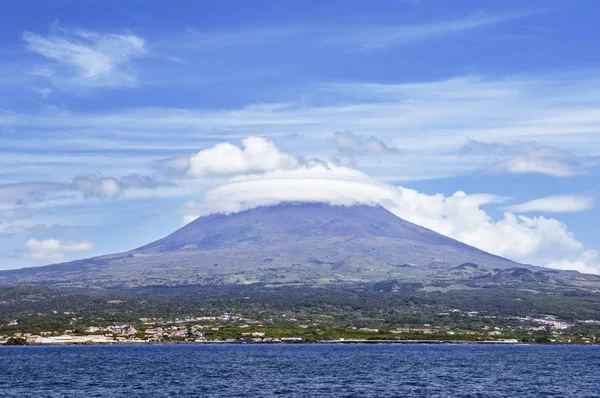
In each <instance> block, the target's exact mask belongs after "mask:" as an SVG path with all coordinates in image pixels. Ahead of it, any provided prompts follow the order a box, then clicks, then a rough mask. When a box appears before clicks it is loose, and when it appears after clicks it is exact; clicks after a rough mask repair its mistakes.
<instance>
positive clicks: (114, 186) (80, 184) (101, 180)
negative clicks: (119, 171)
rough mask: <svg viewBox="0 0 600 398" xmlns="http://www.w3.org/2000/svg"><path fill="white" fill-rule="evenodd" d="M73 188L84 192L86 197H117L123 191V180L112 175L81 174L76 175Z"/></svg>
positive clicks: (72, 184)
mask: <svg viewBox="0 0 600 398" xmlns="http://www.w3.org/2000/svg"><path fill="white" fill-rule="evenodd" d="M71 188H72V189H74V190H76V191H79V192H81V193H83V196H84V197H85V198H88V197H94V196H95V197H99V198H107V199H115V198H117V197H119V196H120V195H121V193H122V191H123V187H122V184H121V182H119V181H117V180H116V179H115V178H112V177H100V176H80V177H75V178H74V179H73V182H72V183H71Z"/></svg>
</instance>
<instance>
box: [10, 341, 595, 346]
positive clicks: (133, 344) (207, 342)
mask: <svg viewBox="0 0 600 398" xmlns="http://www.w3.org/2000/svg"><path fill="white" fill-rule="evenodd" d="M359 344H360V345H402V344H404V345H423V344H425V345H484V346H489V345H514V346H529V345H540V346H586V347H588V346H590V347H591V346H600V344H585V343H551V342H550V343H541V342H528V343H526V342H513V341H469V340H343V341H339V340H333V341H303V342H256V341H202V342H197V341H165V342H155V341H152V342H144V341H132V342H104V343H54V344H40V343H27V344H14V345H13V344H0V347H67V346H70V347H72V346H146V345H155V346H156V345H289V346H299V345H359Z"/></svg>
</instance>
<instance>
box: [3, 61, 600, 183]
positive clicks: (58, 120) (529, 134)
mask: <svg viewBox="0 0 600 398" xmlns="http://www.w3.org/2000/svg"><path fill="white" fill-rule="evenodd" d="M599 93H600V77H599V76H598V75H597V74H593V73H581V74H579V75H573V74H569V75H554V76H548V75H546V76H540V75H536V76H519V77H514V76H513V77H510V76H509V77H504V78H486V77H482V76H473V75H469V76H462V77H456V78H451V79H446V80H439V81H425V82H413V83H403V84H364V83H343V84H327V85H318V86H309V87H307V88H306V89H302V90H300V91H298V92H296V93H294V94H293V95H294V97H293V98H291V100H290V102H286V103H272V104H254V105H249V106H244V107H240V108H235V109H189V108H188V109H175V108H164V107H162V108H161V107H156V108H154V107H146V108H131V109H122V110H118V111H106V112H84V113H80V112H70V111H67V110H65V109H58V108H52V109H47V110H46V111H43V112H41V113H36V114H23V113H18V112H3V111H0V128H3V129H10V130H12V131H15V132H16V131H19V130H27V131H30V132H32V135H31V137H29V138H24V137H22V136H20V135H18V134H14V135H5V136H3V137H2V139H3V141H2V144H3V145H4V146H3V148H6V149H5V150H4V151H3V152H2V154H1V156H2V157H3V160H4V159H10V161H7V163H5V164H4V165H3V167H5V169H3V171H5V172H6V173H10V172H14V173H18V172H20V171H21V170H23V168H24V167H28V168H30V169H32V168H35V171H43V170H45V169H46V167H47V164H48V163H51V164H52V165H53V170H55V171H56V170H60V171H62V172H63V173H65V174H68V175H72V174H71V173H72V172H71V169H72V167H73V164H71V162H72V163H76V164H77V167H79V168H80V169H82V170H83V171H82V173H91V172H93V171H95V170H103V171H104V172H107V173H109V175H114V174H115V173H118V172H119V171H120V170H122V169H123V167H128V168H129V167H134V166H135V167H139V169H138V170H137V171H138V172H144V167H145V165H147V162H148V161H151V160H156V159H157V157H160V158H166V157H169V156H173V154H174V153H185V152H182V151H187V148H202V147H203V146H204V145H214V144H216V143H217V142H222V141H229V142H234V140H240V139H243V138H244V137H247V136H249V135H255V136H268V137H273V138H276V137H288V136H290V135H291V134H297V136H298V138H299V139H298V140H296V141H295V145H296V146H297V149H296V150H297V151H298V152H297V153H295V154H296V155H303V156H313V155H318V154H322V153H323V152H324V151H327V152H325V153H330V152H331V151H332V150H333V149H335V147H334V140H333V139H332V137H331V135H330V134H327V133H326V132H334V131H346V130H349V131H365V132H367V131H368V132H369V134H373V135H374V136H375V137H377V138H378V139H379V140H381V141H383V142H384V143H386V145H388V146H389V147H393V148H398V147H400V148H402V156H394V157H389V158H388V159H386V161H385V162H379V163H378V164H371V165H369V172H370V173H371V174H372V175H373V176H375V177H378V178H384V177H385V178H387V177H388V176H390V178H393V179H394V181H401V180H415V179H424V178H439V177H448V176H456V175H464V174H465V173H469V172H472V171H473V170H476V169H481V168H484V169H489V168H490V165H493V164H495V163H496V162H498V161H504V160H506V159H508V158H510V157H513V156H520V157H522V158H523V159H522V160H528V159H529V158H528V157H527V156H525V155H526V153H525V152H523V151H518V150H515V151H513V152H510V153H507V152H504V151H501V153H500V154H499V155H494V153H491V152H488V153H486V154H478V153H474V154H473V155H472V156H464V155H461V154H460V153H456V152H455V151H454V148H459V147H460V146H462V145H464V144H465V141H466V140H467V138H468V137H471V138H474V139H477V140H479V141H481V142H488V143H489V142H491V143H493V142H501V143H504V144H503V145H505V146H506V145H509V146H510V145H511V144H510V143H512V142H515V141H516V142H520V143H521V144H525V145H527V143H531V142H543V143H544V145H546V146H548V147H551V148H560V150H561V151H563V152H564V154H562V155H559V159H558V160H559V162H560V164H561V165H562V169H561V168H557V167H556V165H555V164H554V165H553V164H552V163H550V167H549V166H548V165H547V163H548V162H547V161H546V162H545V163H546V167H545V168H546V169H550V170H553V171H552V173H553V174H560V175H565V174H573V173H585V172H586V171H587V170H588V169H589V168H590V167H592V166H591V165H590V164H589V159H590V158H592V157H594V156H598V155H600V150H599V149H598V148H600V134H598V131H599V130H600V113H599V112H598V111H597V110H598V108H599V107H600V94H599ZM323 97H327V98H334V99H335V100H332V101H331V102H325V103H324V102H323V100H322V98H323ZM294 98H296V100H295V101H294ZM124 126H126V127H124ZM57 130H61V131H63V133H62V134H60V135H57V134H55V132H56V131H57ZM165 131H169V132H170V134H172V135H175V136H177V140H172V139H166V138H165V135H164V132H165ZM50 135H52V137H53V140H45V139H41V138H40V137H47V136H50ZM207 142H208V144H207ZM506 143H508V144H506ZM539 145H540V144H538V146H539ZM40 146H43V147H44V148H46V149H47V150H48V151H47V153H45V154H37V153H36V155H35V156H32V155H31V153H30V151H38V150H39V148H40ZM91 149H94V150H95V151H94V152H89V151H90V150H91ZM123 150H126V151H127V154H128V155H129V156H126V157H125V156H122V153H123V152H122V151H123ZM65 151H68V155H69V160H70V161H71V162H69V163H65ZM174 151H177V152H174ZM74 152H76V153H79V155H73V153H74ZM117 152H118V155H115V153H117ZM84 153H85V154H86V155H85V156H84V155H83V154H84ZM569 154H570V155H569ZM321 156H322V155H321ZM563 156H566V157H563ZM552 158H553V157H552V156H549V155H544V156H541V155H540V154H538V155H537V156H534V160H536V161H538V163H539V160H540V159H541V160H547V159H552ZM149 159H150V160H149ZM561 159H562V160H561ZM176 160H179V161H182V162H183V165H179V166H178V168H177V167H174V169H179V170H181V169H185V167H187V164H188V159H187V158H185V159H181V158H177V159H176ZM144 162H146V163H144ZM174 162H175V160H174ZM175 163H176V162H175ZM515 163H516V164H513V165H512V166H511V165H508V166H510V167H511V168H512V169H515V170H524V169H531V168H532V167H531V166H529V167H522V166H519V163H523V162H522V161H521V162H515ZM530 163H531V161H530ZM424 165H425V166H424ZM597 165H598V163H596V166H597ZM363 166H364V164H363ZM505 166H506V167H508V166H507V165H505ZM107 167H112V168H113V171H107V170H106V168H107ZM538 169H539V168H538ZM392 170H393V176H392Z"/></svg>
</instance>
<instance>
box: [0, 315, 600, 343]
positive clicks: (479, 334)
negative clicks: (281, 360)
mask: <svg viewBox="0 0 600 398" xmlns="http://www.w3.org/2000/svg"><path fill="white" fill-rule="evenodd" d="M62 315H67V316H70V317H71V318H70V323H71V324H81V322H80V321H82V320H83V319H81V318H78V317H77V316H76V314H74V313H70V312H65V313H63V314H62ZM437 315H438V317H439V318H440V319H444V318H448V317H454V318H457V319H460V318H470V319H477V320H479V321H481V322H482V323H486V324H485V325H483V326H481V327H479V328H477V329H474V328H470V329H468V328H456V327H455V328H452V327H449V326H442V325H435V324H429V323H425V324H421V325H410V326H408V325H397V326H395V327H390V326H387V325H386V326H385V327H383V326H366V325H348V326H346V327H343V328H340V327H332V326H331V325H329V324H327V322H323V321H322V320H299V319H296V318H294V317H292V316H288V315H287V314H281V316H280V318H281V319H273V318H272V317H271V318H268V319H264V320H255V319H250V318H247V317H243V316H240V315H235V314H231V313H223V314H221V315H219V316H196V317H185V318H181V319H180V318H174V319H162V318H139V319H138V320H136V321H135V322H130V323H127V324H101V323H100V322H94V323H96V324H94V325H88V326H87V327H85V328H79V327H78V328H71V329H69V328H66V329H61V330H45V331H38V332H30V331H27V330H26V329H24V328H21V327H20V326H19V325H20V321H19V320H17V319H14V320H11V321H10V322H8V323H7V324H1V325H0V345H74V344H132V343H133V344H135V343H138V344H141V343H154V344H156V343H206V344H219V343H253V344H257V343H258V344H259V343H270V344H273V343H360V342H362V343H368V342H375V343H411V342H415V343H416V342H450V343H460V342H463V343H496V344H517V343H546V344H553V343H554V344H600V320H595V319H586V320H577V321H571V322H567V321H564V320H560V319H557V318H556V317H555V316H552V315H540V316H535V317H532V316H526V317H517V316H515V317H510V316H502V317H498V316H492V315H485V314H481V313H479V312H477V311H468V312H463V311H461V310H460V309H449V310H448V311H446V312H440V313H438V314H437ZM9 330H11V331H10V332H8V331H9Z"/></svg>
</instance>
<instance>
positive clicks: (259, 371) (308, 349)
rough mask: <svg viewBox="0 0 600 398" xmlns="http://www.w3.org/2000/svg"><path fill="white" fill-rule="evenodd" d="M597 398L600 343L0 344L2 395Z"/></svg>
mask: <svg viewBox="0 0 600 398" xmlns="http://www.w3.org/2000/svg"><path fill="white" fill-rule="evenodd" d="M276 395H277V396H289V397H316V396H333V397H600V346H596V347H593V346H541V345H531V346H523V345H510V346H497V345H494V346H482V345H428V344H414V345H374V344H365V345H360V344H357V345H316V344H313V345H309V344H307V345H304V344H302V345H136V346H122V345H121V346H65V347H0V396H1V397H166V396H173V397H262V396H276Z"/></svg>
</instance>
